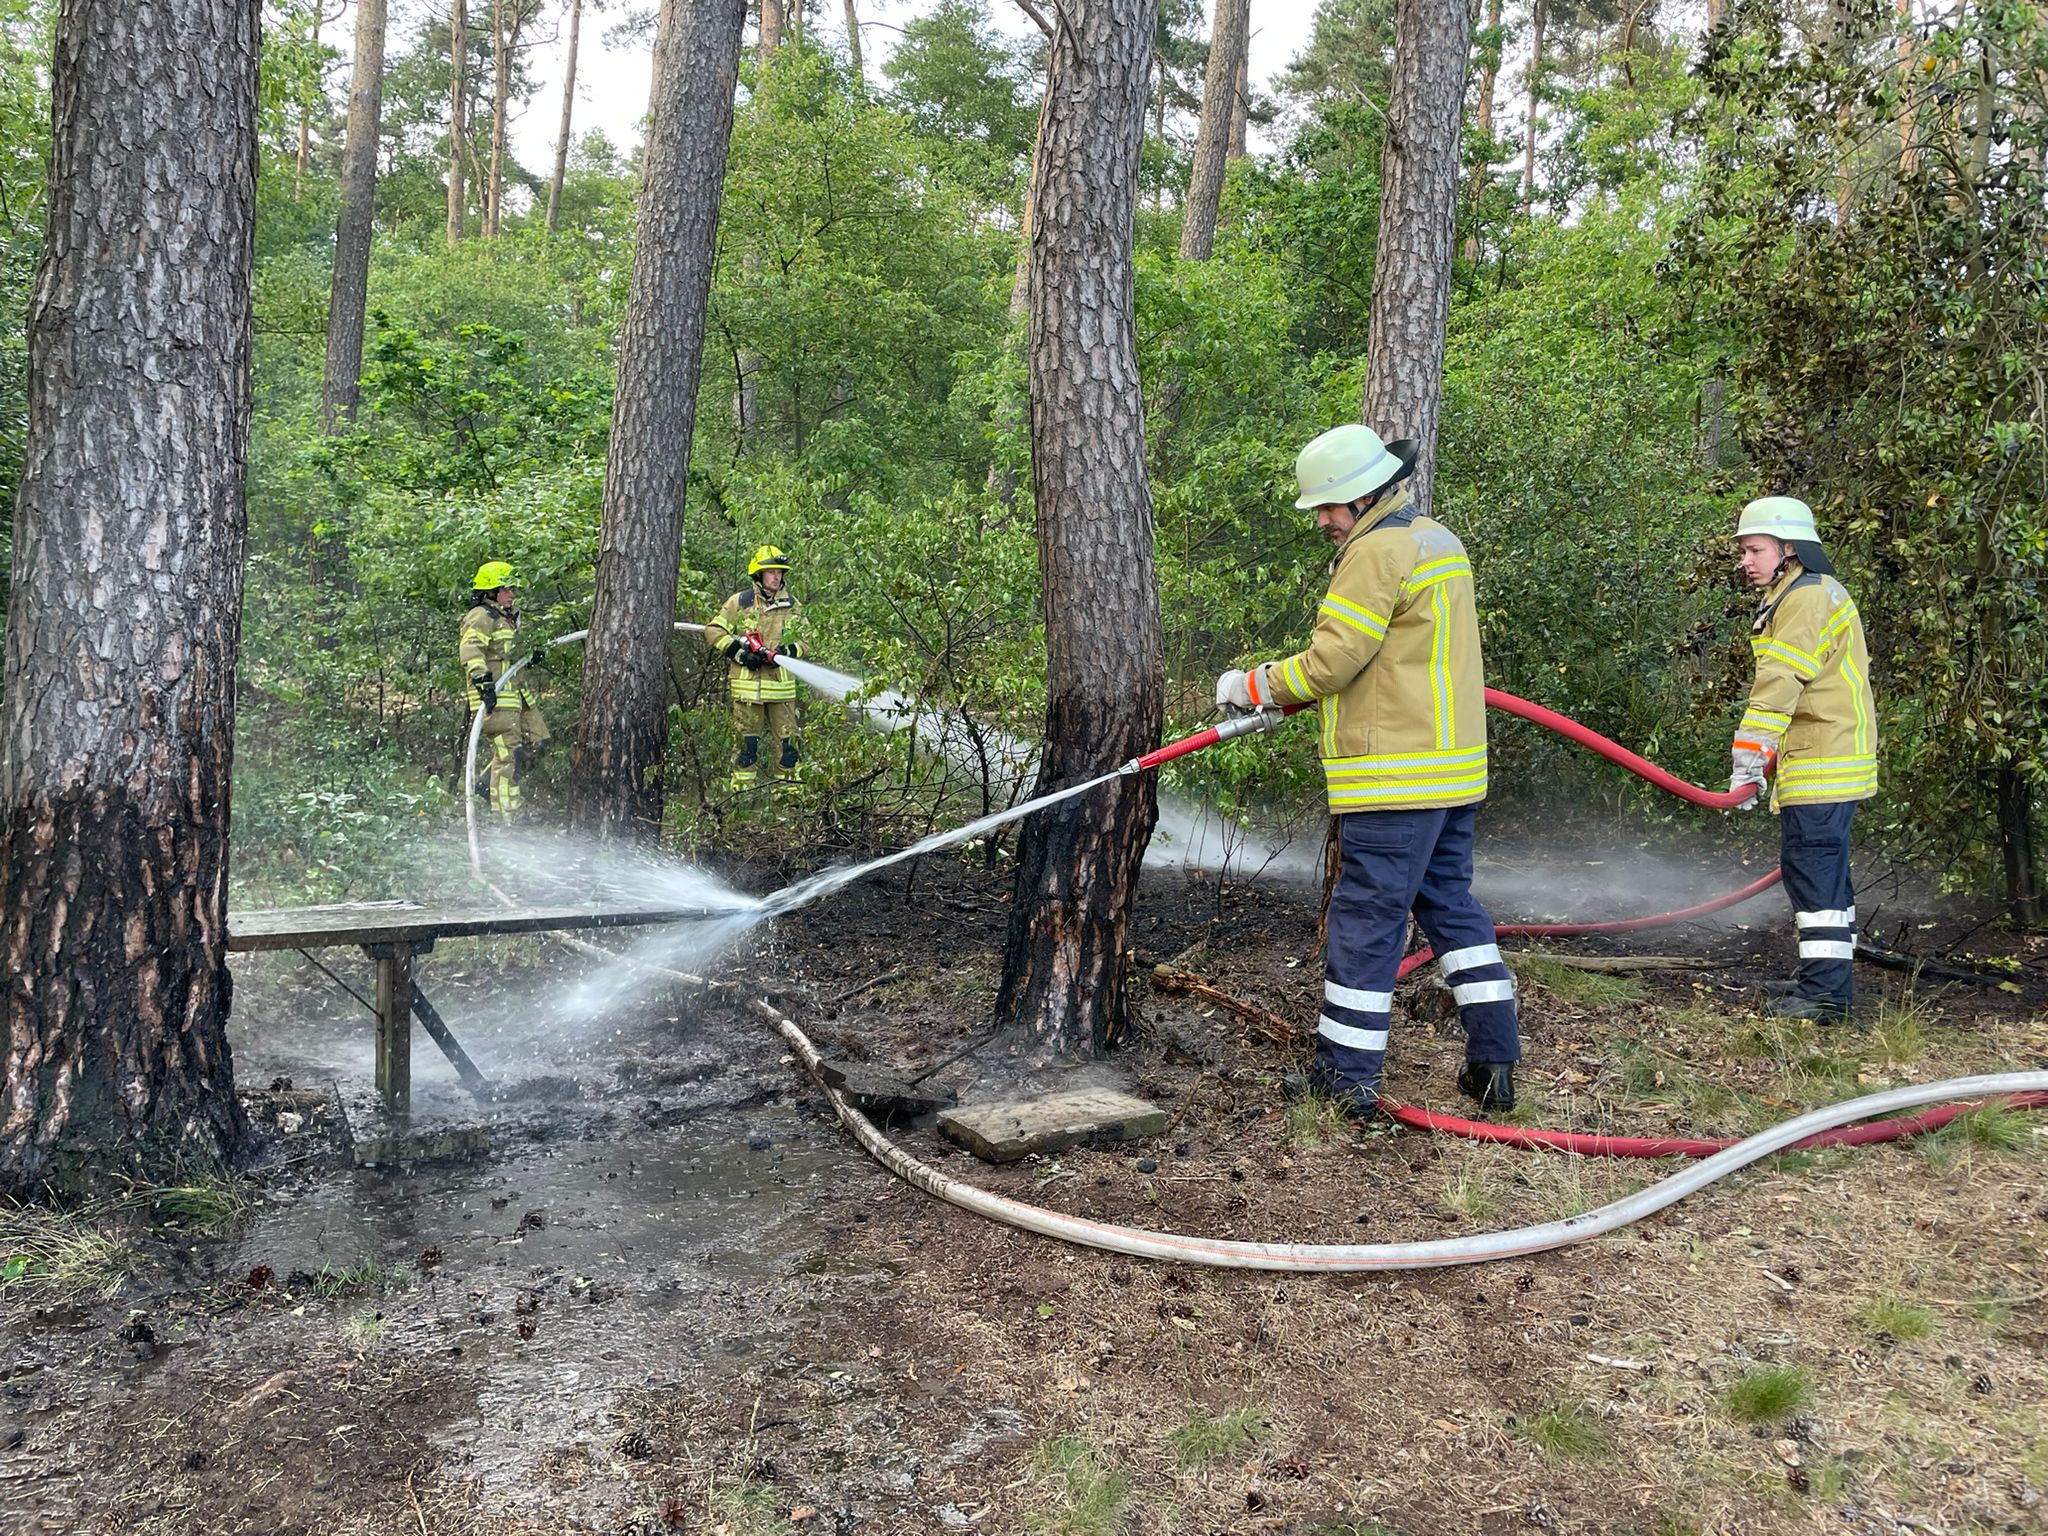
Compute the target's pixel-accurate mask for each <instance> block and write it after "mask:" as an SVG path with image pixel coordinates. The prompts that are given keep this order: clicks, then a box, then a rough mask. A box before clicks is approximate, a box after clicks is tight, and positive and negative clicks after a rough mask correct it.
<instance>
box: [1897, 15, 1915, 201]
mask: <svg viewBox="0 0 2048 1536" xmlns="http://www.w3.org/2000/svg"><path fill="white" fill-rule="evenodd" d="M1897 26H1898V44H1897V46H1898V58H1899V177H1900V179H1901V180H1904V179H1906V178H1908V177H1910V176H1912V175H1913V174H1914V173H1915V172H1916V171H1918V170H1919V168H1920V147H1919V141H1918V137H1917V119H1916V114H1915V111H1914V106H1913V90H1914V85H1913V73H1914V69H1913V66H1914V63H1915V61H1916V57H1917V55H1918V52H1919V50H1918V48H1917V47H1916V46H1915V44H1916V42H1917V41H1918V40H1917V38H1916V36H1915V34H1914V29H1913V0H1898V8H1897Z"/></svg>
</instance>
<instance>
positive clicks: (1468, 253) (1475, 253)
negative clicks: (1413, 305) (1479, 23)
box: [1465, 0, 1500, 262]
mask: <svg viewBox="0 0 2048 1536" xmlns="http://www.w3.org/2000/svg"><path fill="white" fill-rule="evenodd" d="M1486 30H1487V33H1488V35H1489V36H1490V37H1492V39H1493V42H1492V44H1491V45H1490V46H1489V47H1488V48H1487V50H1486V56H1485V59H1484V60H1483V61H1482V62H1481V64H1480V66H1479V110H1478V116H1477V119H1476V121H1475V124H1474V126H1475V127H1476V128H1477V129H1478V133H1479V138H1480V139H1481V140H1482V141H1483V142H1484V143H1486V144H1489V145H1490V144H1491V143H1492V142H1493V98H1494V93H1495V92H1496V91H1497V90H1498V89H1499V86H1500V0H1486ZM1491 165H1492V162H1491V161H1489V160H1486V159H1482V160H1480V162H1479V163H1478V164H1477V165H1475V166H1473V167H1472V191H1471V195H1470V201H1469V206H1470V209H1471V220H1472V223H1471V227H1470V228H1469V229H1468V230H1467V231H1466V234H1465V260H1466V261H1467V262H1476V261H1478V260H1479V212H1480V209H1482V208H1483V207H1484V206H1485V204H1486V173H1487V171H1488V170H1489V169H1491Z"/></svg>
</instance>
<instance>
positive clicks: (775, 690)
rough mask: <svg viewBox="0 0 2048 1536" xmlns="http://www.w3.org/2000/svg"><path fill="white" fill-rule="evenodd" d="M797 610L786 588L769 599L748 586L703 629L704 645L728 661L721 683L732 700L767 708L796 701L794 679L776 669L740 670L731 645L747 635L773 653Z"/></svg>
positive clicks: (766, 595) (757, 587) (756, 587)
mask: <svg viewBox="0 0 2048 1536" xmlns="http://www.w3.org/2000/svg"><path fill="white" fill-rule="evenodd" d="M798 607H799V605H798V603H797V600H796V599H795V598H793V597H791V596H790V595H789V590H788V589H787V588H784V589H783V590H782V591H780V592H778V593H776V594H775V596H773V597H770V596H769V595H768V594H767V593H766V592H764V591H762V590H761V588H760V587H759V586H758V585H757V584H755V583H752V582H749V583H748V584H747V586H746V587H745V588H744V589H743V590H742V591H738V592H735V593H733V595H732V596H731V597H728V598H727V599H726V600H725V606H724V607H723V608H720V609H719V610H718V617H717V618H715V619H713V620H712V621H711V622H710V623H708V624H706V625H705V626H704V642H705V644H707V645H709V646H710V647H711V649H712V650H714V651H718V652H721V653H723V654H724V655H725V656H726V658H727V659H728V660H731V661H732V665H731V666H730V667H728V668H727V669H726V674H725V680H726V685H727V686H728V687H729V688H730V689H731V690H732V696H733V697H734V698H735V699H738V700H740V701H741V702H742V703H748V704H771V703H773V702H774V701H775V700H777V699H793V698H795V697H796V679H795V678H793V677H791V676H790V675H789V674H788V673H787V672H785V671H783V670H782V668H780V667H763V668H761V669H760V670H759V671H752V670H749V669H748V668H746V667H743V666H741V665H740V664H739V662H738V661H737V660H733V657H734V656H735V655H736V651H735V649H734V647H733V642H734V641H735V640H738V639H739V638H740V637H741V636H742V635H745V634H747V633H749V632H750V631H751V632H752V633H753V634H755V635H757V636H759V637H760V641H761V644H762V645H764V646H766V647H767V648H768V649H769V650H771V651H772V650H774V649H775V648H776V647H777V646H779V645H781V644H782V636H783V632H784V631H785V630H787V629H788V628H789V626H790V623H791V621H792V620H794V619H795V618H796V616H797V613H798Z"/></svg>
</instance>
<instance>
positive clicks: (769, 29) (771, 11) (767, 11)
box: [755, 0, 783, 62]
mask: <svg viewBox="0 0 2048 1536" xmlns="http://www.w3.org/2000/svg"><path fill="white" fill-rule="evenodd" d="M782 26H783V9H782V0H761V36H760V39H759V41H758V42H757V44H756V47H755V57H756V58H758V59H761V60H762V61H763V62H765V61H767V60H768V59H771V58H773V57H774V56H775V50H776V49H778V48H780V47H781V46H782Z"/></svg>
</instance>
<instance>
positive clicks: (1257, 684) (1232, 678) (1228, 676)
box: [1216, 666, 1279, 715]
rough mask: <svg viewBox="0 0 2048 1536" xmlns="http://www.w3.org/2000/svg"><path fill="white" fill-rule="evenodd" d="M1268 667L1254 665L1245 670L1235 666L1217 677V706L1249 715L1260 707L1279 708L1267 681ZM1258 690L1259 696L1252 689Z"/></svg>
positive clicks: (1233, 712)
mask: <svg viewBox="0 0 2048 1536" xmlns="http://www.w3.org/2000/svg"><path fill="white" fill-rule="evenodd" d="M1266 679H1267V668H1266V667H1265V666H1257V667H1253V668H1252V669H1251V670H1250V671H1245V670H1244V669H1243V668H1241V667H1233V668H1231V669H1230V670H1229V671H1228V672H1225V673H1224V674H1223V675H1222V676H1221V677H1219V678H1217V679H1216V707H1217V708H1218V709H1224V710H1228V711H1230V713H1232V714H1234V715H1248V714H1250V713H1252V711H1254V710H1258V709H1277V708H1279V705H1278V704H1276V703H1275V702H1274V700H1273V694H1272V690H1271V687H1270V685H1269V684H1268V683H1267V680H1266ZM1254 688H1256V689H1257V690H1258V697H1257V698H1253V697H1252V691H1253V689H1254Z"/></svg>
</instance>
